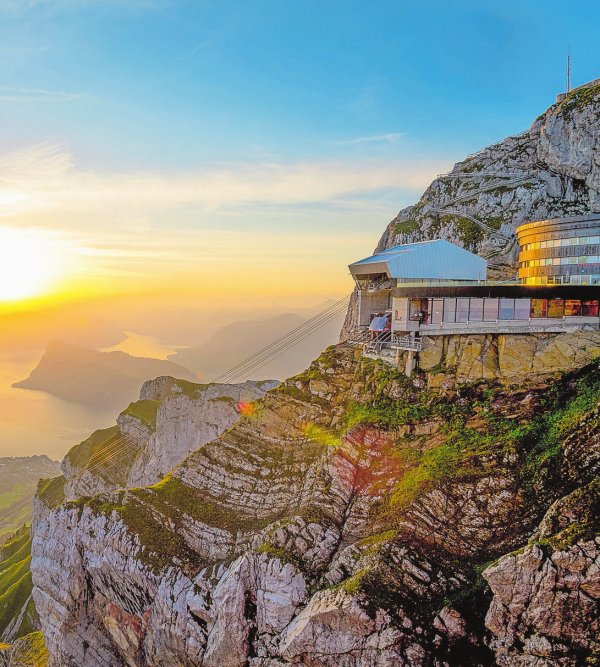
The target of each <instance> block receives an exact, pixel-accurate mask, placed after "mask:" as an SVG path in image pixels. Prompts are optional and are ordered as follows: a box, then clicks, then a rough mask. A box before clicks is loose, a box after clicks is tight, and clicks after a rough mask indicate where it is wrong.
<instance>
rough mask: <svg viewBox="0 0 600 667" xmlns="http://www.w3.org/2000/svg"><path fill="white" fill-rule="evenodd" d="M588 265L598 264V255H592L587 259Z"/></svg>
mask: <svg viewBox="0 0 600 667" xmlns="http://www.w3.org/2000/svg"><path fill="white" fill-rule="evenodd" d="M587 263H588V264H598V255H590V256H589V257H588V258H587Z"/></svg>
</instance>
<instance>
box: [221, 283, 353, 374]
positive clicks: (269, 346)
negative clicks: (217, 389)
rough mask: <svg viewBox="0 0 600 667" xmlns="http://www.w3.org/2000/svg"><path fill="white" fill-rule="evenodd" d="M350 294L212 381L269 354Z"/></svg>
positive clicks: (337, 306) (335, 307) (342, 301)
mask: <svg viewBox="0 0 600 667" xmlns="http://www.w3.org/2000/svg"><path fill="white" fill-rule="evenodd" d="M350 297H351V295H350V294H349V295H348V296H345V297H344V298H343V299H340V300H339V301H336V302H335V303H334V304H332V305H331V306H329V307H328V308H326V309H325V310H323V311H321V312H320V313H318V314H317V315H315V316H314V317H312V318H311V319H310V320H307V321H306V322H303V323H302V324H299V325H298V326H297V327H296V328H295V329H292V330H291V331H288V332H287V333H286V334H284V335H283V336H280V337H279V338H278V339H277V340H274V341H273V342H272V343H269V345H267V346H266V347H264V348H262V349H261V350H259V351H258V352H256V353H255V354H253V355H252V356H250V357H249V358H248V359H245V360H244V361H241V362H240V363H239V364H237V365H236V366H234V367H233V368H230V369H229V370H227V371H225V372H224V373H222V374H221V375H219V376H218V377H217V378H215V379H214V380H213V382H222V381H223V380H224V378H227V377H229V376H230V375H235V374H236V372H237V371H238V369H241V368H242V367H243V366H245V365H247V364H248V363H249V362H251V361H252V360H253V359H254V358H255V357H258V356H262V355H265V354H269V353H270V352H271V349H272V348H273V347H275V346H278V345H279V344H280V343H282V342H284V341H285V340H286V339H288V338H291V337H293V336H294V335H296V334H299V333H300V332H301V330H302V329H306V328H307V327H311V326H312V325H313V324H314V323H315V322H317V321H318V320H320V319H321V318H323V317H327V315H328V313H329V312H330V311H332V310H334V309H337V308H339V307H340V306H341V305H342V304H346V302H348V301H349V300H350Z"/></svg>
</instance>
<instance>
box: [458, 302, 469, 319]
mask: <svg viewBox="0 0 600 667" xmlns="http://www.w3.org/2000/svg"><path fill="white" fill-rule="evenodd" d="M456 321H457V322H468V321H469V299H456Z"/></svg>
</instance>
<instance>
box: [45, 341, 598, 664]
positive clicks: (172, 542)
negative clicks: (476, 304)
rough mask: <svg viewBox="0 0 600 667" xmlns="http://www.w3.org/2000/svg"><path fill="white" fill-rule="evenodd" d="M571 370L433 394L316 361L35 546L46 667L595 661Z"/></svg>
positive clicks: (385, 372) (590, 398)
mask: <svg viewBox="0 0 600 667" xmlns="http://www.w3.org/2000/svg"><path fill="white" fill-rule="evenodd" d="M564 358H565V359H567V360H568V365H566V366H564V367H563V368H561V370H563V371H569V370H570V373H568V374H567V375H566V376H564V377H563V376H562V375H561V376H560V377H559V376H557V377H555V378H548V377H547V375H546V376H544V377H542V376H536V377H531V378H529V379H528V380H526V381H523V382H521V383H519V384H516V383H515V384H514V385H513V386H510V387H506V386H502V385H501V383H499V382H498V381H497V379H496V378H490V379H487V380H485V379H481V380H479V381H476V382H471V383H470V384H469V383H467V384H461V385H460V386H457V387H454V388H451V387H449V388H447V389H444V390H443V391H440V390H439V389H438V388H435V389H433V388H430V387H429V384H430V383H429V382H428V379H427V374H425V373H423V374H420V375H417V376H415V377H413V378H410V379H409V378H406V377H405V376H404V375H403V374H401V373H398V372H396V371H395V370H394V369H391V368H387V367H385V366H383V365H382V364H378V363H374V362H372V361H370V360H365V359H362V358H360V356H357V353H356V352H355V351H354V350H351V349H348V348H336V349H330V350H328V351H327V352H326V353H324V354H323V355H322V356H321V357H320V358H319V359H318V360H317V361H316V362H315V363H314V364H313V365H312V366H311V368H310V369H308V370H307V371H306V372H305V373H303V374H301V375H299V376H297V377H295V378H292V379H290V380H288V381H286V382H285V383H283V384H282V385H281V386H280V387H279V388H277V389H274V390H272V391H270V392H268V393H267V394H266V395H265V396H264V397H263V398H262V399H260V400H259V401H257V402H256V403H255V405H254V410H253V411H252V412H251V413H250V412H249V413H247V414H245V415H244V416H242V418H241V420H240V421H239V422H238V423H237V424H236V425H234V426H233V427H232V428H231V429H230V430H228V431H227V432H225V433H223V434H222V435H221V436H220V437H218V438H216V439H215V440H213V441H211V442H208V443H206V444H205V445H203V446H202V447H200V448H199V449H198V450H196V451H194V452H193V453H192V454H190V455H189V456H188V457H187V458H186V459H185V460H184V461H183V463H181V465H179V466H177V467H176V468H175V469H174V470H173V471H172V472H171V473H170V474H169V475H167V476H166V477H165V478H164V479H163V480H162V481H161V482H159V483H158V484H155V485H153V486H149V487H145V488H133V489H130V490H123V491H116V492H103V493H100V494H97V495H94V496H86V497H82V498H79V499H77V500H73V501H70V502H65V503H63V504H61V505H60V506H59V507H57V508H55V509H53V510H52V511H51V513H50V514H49V515H48V516H47V517H46V518H45V519H44V520H43V521H41V522H40V523H39V524H38V526H37V528H36V533H35V537H34V540H33V561H32V574H33V582H34V598H35V601H36V605H37V608H38V611H39V612H40V616H41V619H42V624H43V631H44V636H45V638H46V642H47V646H48V650H49V652H50V663H49V664H50V666H51V667H58V665H60V666H61V667H75V666H77V667H121V666H125V665H128V666H136V667H147V666H148V667H149V666H150V665H152V666H158V665H170V666H171V665H181V666H183V665H185V666H186V667H187V666H189V665H196V666H198V667H200V666H202V667H217V666H219V667H245V666H246V665H251V666H252V667H275V666H276V665H282V664H289V665H294V666H296V667H299V666H300V665H312V666H313V667H333V666H334V665H335V667H339V666H342V667H359V666H360V667H363V666H369V667H384V666H386V667H387V666H391V665H407V666H409V665H410V666H415V667H417V666H419V667H421V666H422V667H425V666H426V665H427V666H429V665H434V666H436V667H443V665H449V666H451V667H459V666H460V667H464V666H467V665H471V666H473V667H474V666H475V665H478V666H480V667H484V666H486V667H487V666H490V665H493V664H498V665H510V666H511V667H512V666H515V667H516V665H535V667H550V666H552V667H554V665H571V664H573V666H574V665H575V664H577V665H579V664H584V663H583V662H581V661H585V660H588V661H589V660H591V659H592V657H593V656H594V655H595V651H596V650H597V646H596V643H595V642H596V639H595V637H597V631H596V630H595V628H596V625H595V623H596V620H595V619H596V616H595V614H596V613H597V607H594V605H595V604H596V603H595V600H596V598H595V597H594V596H595V595H596V591H597V590H599V587H600V574H598V570H597V564H598V563H597V557H598V552H597V549H598V548H600V547H598V542H596V541H595V540H596V537H600V531H596V524H595V514H594V512H595V511H596V510H595V507H596V505H594V502H593V500H594V498H595V495H594V493H595V491H594V488H595V487H593V484H594V478H595V471H596V469H597V467H598V466H600V447H596V448H593V447H592V448H591V453H590V447H589V446H588V442H589V441H590V440H592V441H594V442H596V440H599V441H600V418H599V417H598V414H600V408H599V407H598V406H599V404H600V369H598V367H597V365H596V364H595V363H593V364H591V365H587V366H584V367H583V368H581V367H580V363H585V361H586V360H587V358H584V357H581V358H576V357H573V356H569V355H565V357H564ZM156 391H157V392H158V393H155V394H153V396H159V397H161V396H162V394H161V392H162V389H160V388H159V387H158V385H157V389H156ZM145 400H153V399H152V398H149V399H145ZM157 415H158V417H157V423H159V422H160V419H161V417H160V413H157ZM582 460H585V461H586V464H585V465H584V466H582V465H580V463H579V462H581V461H582ZM590 485H592V486H590ZM574 526H577V528H575V527H574ZM569 527H570V528H569ZM565 531H566V532H568V535H567V534H566V532H565ZM515 549H521V550H522V551H521V553H517V554H513V555H506V554H509V553H510V552H512V551H514V550H515ZM490 561H494V564H493V565H491V566H489V567H487V569H486V566H488V565H489V563H490ZM484 569H485V573H484V574H485V579H486V580H487V581H489V587H488V585H487V584H486V583H485V580H484V579H482V578H481V575H480V574H479V573H480V572H481V571H482V570H484ZM557 591H559V592H560V595H562V596H563V597H564V604H562V603H561V604H562V606H559V607H557V608H556V610H555V606H554V602H553V599H556V598H557V596H558V593H557ZM552 595H554V598H552ZM561 599H562V598H561ZM590 601H591V602H590ZM544 605H545V606H544ZM544 609H545V610H546V611H543V610H544ZM569 609H570V610H571V615H572V617H569V615H568V610H569ZM540 610H541V611H540ZM538 612H539V613H538ZM486 613H487V617H486ZM561 623H562V630H559V629H557V628H558V627H559V625H560V624H561ZM485 624H487V628H488V630H486V627H485ZM584 627H585V631H583V630H582V628H584ZM489 632H491V633H492V634H493V639H492V641H491V642H489V645H488V643H486V637H487V636H488V633H489ZM582 632H583V634H582ZM594 633H595V634H594ZM527 642H529V643H527ZM548 646H550V648H548ZM565 647H566V648H565ZM575 650H576V656H577V660H579V662H573V661H571V662H568V661H565V660H567V658H565V656H569V658H568V659H569V660H570V659H571V656H570V654H569V651H575ZM536 651H537V652H536ZM543 651H546V653H543ZM548 651H550V652H548ZM560 651H562V653H560ZM555 656H556V657H555ZM519 661H520V662H519Z"/></svg>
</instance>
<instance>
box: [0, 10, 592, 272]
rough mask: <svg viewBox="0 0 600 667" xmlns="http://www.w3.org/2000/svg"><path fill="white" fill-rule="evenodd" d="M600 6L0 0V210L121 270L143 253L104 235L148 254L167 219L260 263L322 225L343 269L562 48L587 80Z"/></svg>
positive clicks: (530, 115)
mask: <svg viewBox="0 0 600 667" xmlns="http://www.w3.org/2000/svg"><path fill="white" fill-rule="evenodd" d="M599 19H600V9H599V8H598V5H597V4H596V3H593V2H571V3H568V4H565V3H564V2H554V1H550V2H513V1H512V0H511V1H504V2H496V3H491V2H481V1H480V2H471V1H455V2H452V3H448V2H437V1H436V2H433V1H429V2H428V1H422V2H419V3H415V2H405V1H403V0H400V1H399V0H397V1H395V2H388V1H382V0H374V1H371V2H368V3H367V2H356V1H352V0H345V1H344V2H341V1H338V0H330V1H327V0H321V1H320V2H317V1H314V0H303V2H294V1H291V0H278V1H275V0H269V1H265V0H255V1H254V2H251V3H249V2H241V1H238V0H236V1H233V0H222V1H220V2H201V1H198V0H195V1H192V0H180V1H179V0H118V1H117V0H113V1H110V0H0V128H1V129H0V152H1V153H2V154H3V155H4V156H5V158H4V160H3V161H2V160H0V177H3V178H4V179H5V182H8V181H9V180H10V181H11V182H13V183H16V185H15V187H17V186H18V188H17V189H19V193H20V195H23V196H20V198H19V197H16V199H17V200H18V201H19V202H20V203H19V205H18V206H13V208H10V207H9V209H8V213H5V216H4V219H5V223H6V224H7V225H9V226H11V225H12V226H15V227H27V228H34V229H38V228H44V229H48V230H52V231H53V232H55V233H56V234H59V235H60V234H62V235H63V236H64V239H67V240H68V242H69V243H71V244H73V243H75V245H77V244H79V245H78V247H80V246H85V248H88V249H89V247H92V249H93V251H94V252H95V253H96V254H97V255H98V256H104V257H106V258H108V259H109V260H110V262H112V263H113V264H118V267H119V268H118V271H124V272H125V274H126V273H127V271H129V272H136V271H137V272H138V273H139V272H140V271H142V273H143V270H142V269H140V264H143V262H137V265H136V267H133V264H130V265H129V268H127V266H126V265H125V260H123V259H122V257H123V254H121V255H119V253H118V252H116V250H115V248H117V247H120V248H121V252H122V248H123V247H127V245H128V242H130V241H131V239H132V237H134V236H136V235H137V236H138V237H139V233H140V230H142V231H143V232H144V234H145V236H146V238H145V241H147V242H148V243H149V245H148V246H147V251H148V258H151V257H152V256H153V255H152V247H155V246H160V247H163V246H164V243H165V238H166V236H165V235H169V237H170V238H173V232H174V231H176V232H177V233H178V234H179V232H181V238H182V239H184V240H183V241H181V245H182V246H183V247H185V248H190V247H194V250H195V251H197V252H198V253H200V254H196V255H193V256H192V255H190V257H189V263H190V266H191V265H192V264H193V263H194V262H198V261H202V257H205V256H206V255H202V252H201V251H202V250H203V249H204V251H206V252H209V250H210V252H212V253H213V254H214V253H217V254H218V253H219V252H221V251H220V250H219V248H220V245H219V242H218V240H215V241H214V243H213V242H212V241H211V242H210V243H213V245H210V244H209V245H210V249H209V250H207V246H206V243H208V241H206V239H218V235H219V233H221V232H222V233H223V234H224V235H225V236H227V234H229V235H230V236H229V237H228V238H229V241H228V247H231V246H232V245H235V237H236V235H239V238H240V241H239V248H237V250H235V252H234V251H233V250H232V252H233V253H234V254H233V256H236V257H238V258H239V257H240V256H241V255H242V254H243V252H244V249H245V248H246V249H247V248H249V247H251V248H252V252H254V253H256V257H257V258H258V257H259V255H260V248H261V247H262V245H264V244H266V245H267V246H268V248H269V252H270V253H271V255H270V257H272V259H271V260H268V261H273V262H275V263H277V262H278V261H281V260H277V259H276V257H278V256H280V254H281V252H282V249H283V248H289V246H290V243H294V244H296V246H297V247H298V248H300V247H302V248H305V249H306V252H308V249H309V248H311V247H314V244H315V243H318V240H319V238H320V237H322V238H323V243H324V244H329V246H330V247H333V246H335V253H329V255H328V254H327V253H324V254H323V257H322V259H321V260H319V261H320V262H321V264H322V265H323V266H324V265H325V264H326V263H327V261H328V257H333V260H332V261H335V262H337V263H340V262H341V266H342V267H343V265H344V264H345V263H347V262H345V261H344V258H347V260H348V262H349V261H352V260H353V259H355V258H356V257H355V255H354V253H358V254H359V255H364V254H367V252H362V251H361V249H363V248H364V250H365V251H370V249H371V248H372V246H373V245H374V243H375V242H376V240H377V238H378V236H379V235H380V233H381V231H382V230H383V228H384V226H385V224H386V223H387V222H388V221H389V219H391V218H392V217H393V216H394V215H395V214H396V213H397V211H398V210H399V209H400V208H402V207H404V206H406V205H408V204H410V203H412V202H414V201H416V200H418V198H419V195H420V193H421V192H422V190H423V189H424V187H425V186H426V185H427V184H428V183H429V181H430V180H431V179H432V178H433V177H434V176H435V174H436V173H438V171H441V170H445V169H447V168H449V167H450V166H451V165H452V163H453V162H455V161H458V160H460V159H462V158H463V157H464V155H465V154H466V153H469V152H471V151H474V150H476V149H478V148H480V147H482V146H484V145H486V144H489V143H490V142H492V141H495V140H497V139H501V138H503V137H504V136H506V135H508V134H511V133H512V134H514V133H517V132H520V131H522V130H524V129H526V128H527V127H528V126H529V124H530V123H531V122H532V121H533V119H534V118H535V117H536V116H537V115H538V114H539V113H541V112H543V111H544V110H545V109H546V108H547V107H548V106H549V105H550V104H552V103H553V101H554V99H555V96H556V94H557V93H558V92H561V91H563V90H564V87H565V83H564V80H565V73H564V70H565V62H566V53H567V48H568V45H569V44H570V47H571V53H572V59H573V71H572V82H573V85H578V84H580V83H583V82H585V81H587V80H589V79H591V78H594V77H595V76H596V77H597V76H600V58H599V53H598V52H599V48H598V40H597V33H598V25H599ZM3 169H4V171H3ZM11 170H12V171H11ZM15 174H16V175H15ZM13 190H14V188H13ZM86 193H87V199H86ZM145 193H147V197H146V195H145ZM198 193H201V194H198ZM10 195H11V196H10V197H8V199H7V198H5V201H9V202H14V201H15V194H14V192H11V193H10ZM1 201H2V198H1V197H0V202H1ZM23 202H25V203H23ZM11 205H12V204H11ZM107 230H111V238H113V239H114V238H117V242H116V244H115V243H113V244H112V245H111V242H109V240H108V236H107ZM195 232H197V233H199V234H202V237H203V238H204V239H205V241H203V242H201V241H199V240H198V239H196V241H194V238H195V237H194V236H193V235H194V233H195ZM244 235H245V236H244ZM267 236H268V237H269V239H268V240H267V238H266V237H267ZM75 237H76V238H75ZM252 237H255V238H254V240H252ZM302 239H303V240H302ZM65 242H66V241H65ZM194 243H196V244H197V247H196V246H194ZM203 243H204V245H203ZM253 243H254V245H253ZM205 246H206V247H205ZM254 246H256V247H254ZM86 252H87V251H86ZM111 252H112V254H111ZM173 252H180V253H182V252H183V250H182V249H181V248H179V250H177V251H176V250H173ZM103 253H104V254H103ZM235 253H237V255H236V254H235ZM125 254H126V253H125ZM115 257H121V259H115ZM308 259H309V258H308V257H304V259H302V257H301V256H300V257H299V258H298V259H297V260H295V261H297V264H298V271H301V269H302V266H303V262H304V263H305V262H306V261H307V260H308ZM310 259H311V261H312V260H313V259H314V257H313V258H310ZM256 261H257V262H258V259H257V260H256ZM315 261H316V260H315ZM275 265H277V266H279V265H278V264H274V265H273V266H275ZM281 266H289V263H288V264H287V265H286V264H281ZM294 266H295V264H294ZM132 267H133V268H132ZM104 268H106V267H104ZM73 270H74V271H75V272H77V269H76V268H75V269H73ZM98 270H99V271H100V269H98ZM165 270H167V269H165ZM249 270H251V264H246V265H245V268H244V271H245V272H247V271H249ZM319 270H320V269H319ZM323 270H324V273H323V276H329V277H330V276H333V275H334V273H331V272H330V271H329V269H327V270H325V269H323ZM346 274H347V272H344V273H343V275H344V277H345V276H346ZM115 275H116V274H115ZM335 275H338V274H337V273H336V274H335ZM341 275H342V273H340V274H339V277H338V278H336V279H335V280H338V282H339V284H340V285H341V284H342V282H341V281H342V279H341ZM344 279H345V278H344Z"/></svg>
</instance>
